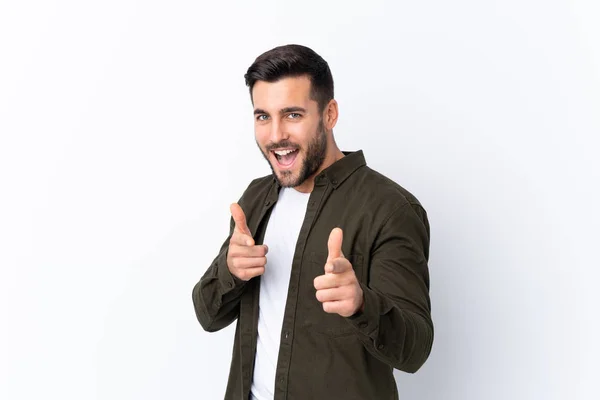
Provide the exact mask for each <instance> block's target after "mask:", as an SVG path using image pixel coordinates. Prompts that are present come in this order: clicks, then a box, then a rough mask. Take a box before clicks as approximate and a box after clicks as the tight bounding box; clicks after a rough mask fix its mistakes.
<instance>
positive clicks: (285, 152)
mask: <svg viewBox="0 0 600 400" xmlns="http://www.w3.org/2000/svg"><path fill="white" fill-rule="evenodd" d="M294 151H296V150H276V151H275V152H274V153H275V154H277V155H278V156H285V155H287V154H290V153H293V152H294Z"/></svg>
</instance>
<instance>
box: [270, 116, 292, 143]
mask: <svg viewBox="0 0 600 400" xmlns="http://www.w3.org/2000/svg"><path fill="white" fill-rule="evenodd" d="M289 137H290V135H289V134H288V133H287V130H286V129H285V125H284V124H282V123H280V122H279V121H273V123H272V124H271V137H270V139H271V142H272V143H279V142H281V141H282V140H286V139H289Z"/></svg>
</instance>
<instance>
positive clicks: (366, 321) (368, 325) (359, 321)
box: [346, 283, 379, 339]
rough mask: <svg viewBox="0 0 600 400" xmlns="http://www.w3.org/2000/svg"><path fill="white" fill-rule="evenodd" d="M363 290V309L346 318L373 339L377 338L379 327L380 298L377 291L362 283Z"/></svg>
mask: <svg viewBox="0 0 600 400" xmlns="http://www.w3.org/2000/svg"><path fill="white" fill-rule="evenodd" d="M360 287H361V289H362V291H363V301H364V303H363V310H362V311H358V312H357V313H356V314H354V315H351V316H349V317H347V318H346V320H347V321H348V322H349V323H350V324H352V325H353V326H354V327H355V328H356V329H357V330H358V331H359V332H360V333H362V334H363V335H365V336H369V337H370V338H372V339H375V338H377V331H378V329H379V298H378V297H377V293H375V292H374V291H372V290H371V289H369V288H368V287H367V286H366V285H364V284H362V283H361V284H360Z"/></svg>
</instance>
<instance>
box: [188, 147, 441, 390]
mask: <svg viewBox="0 0 600 400" xmlns="http://www.w3.org/2000/svg"><path fill="white" fill-rule="evenodd" d="M344 154H345V157H343V158H342V159H340V160H338V161H336V162H335V163H334V164H332V165H331V166H329V167H328V168H327V169H325V170H324V171H322V172H321V173H319V175H318V176H317V177H316V178H315V185H314V189H313V191H312V192H311V194H310V198H309V202H308V206H307V209H306V215H305V217H304V222H303V224H302V228H301V229H300V234H299V236H298V242H297V244H296V249H295V253H294V258H293V262H292V270H291V276H290V282H289V289H288V296H287V301H286V305H285V314H284V317H283V326H282V329H281V342H280V348H279V357H278V361H277V371H276V377H275V387H274V394H275V400H284V399H287V400H310V399H323V400H330V399H345V400H354V399H356V400H359V399H360V400H366V399H368V400H372V399H376V400H384V399H389V400H392V399H398V391H397V388H396V382H395V380H394V376H393V368H397V369H399V370H402V371H406V372H411V373H412V372H415V371H417V370H418V369H419V368H420V367H421V366H422V365H423V363H424V362H425V360H426V359H427V357H428V356H429V353H430V351H431V346H432V343H433V322H432V320H431V314H430V313H431V305H430V300H429V271H428V264H427V263H428V258H429V223H428V220H427V214H426V212H425V210H424V209H423V207H422V206H421V204H420V203H419V201H418V200H417V199H416V198H415V197H414V196H413V195H412V194H410V193H409V192H408V191H407V190H405V189H403V188H402V187H401V186H399V185H398V184H396V183H394V182H393V181H392V180H390V179H388V178H386V177H385V176H383V175H382V174H380V173H378V172H376V171H374V170H373V169H371V168H369V167H368V166H367V165H366V162H365V158H364V155H363V152H362V151H356V152H352V153H350V152H344ZM279 189H280V186H279V184H278V183H277V181H276V179H275V178H274V177H273V176H272V175H269V176H266V177H262V178H258V179H255V180H254V181H252V182H251V183H250V185H249V186H248V188H247V189H246V191H245V192H244V193H243V195H242V197H241V198H240V200H239V204H240V206H241V207H242V209H243V210H244V213H245V214H246V218H247V222H248V227H249V229H250V231H251V232H252V235H253V237H254V239H255V242H256V244H262V240H263V238H264V233H265V229H266V226H267V223H268V220H269V215H270V212H271V210H272V208H273V205H274V204H275V203H276V202H277V199H278V194H279ZM335 227H340V228H342V230H343V232H344V239H343V244H342V253H343V254H344V255H345V257H346V258H347V259H349V261H350V262H351V263H352V266H353V268H354V271H355V273H356V277H357V278H358V280H359V283H360V285H361V287H362V290H363V292H364V309H363V311H362V312H358V313H357V314H355V315H353V316H351V317H348V318H344V317H342V316H340V315H338V314H328V313H326V312H324V311H323V308H322V304H321V303H320V302H319V301H318V300H317V298H316V296H315V293H316V291H315V288H314V286H313V280H314V279H315V277H317V276H319V275H323V274H324V266H325V262H326V259H327V253H328V249H327V241H328V238H329V234H330V232H331V230H332V229H333V228H335ZM233 228H234V222H233V219H232V220H231V225H230V236H229V237H228V238H227V239H226V240H225V242H224V243H223V245H222V247H221V250H220V252H219V255H218V256H217V257H216V258H215V259H214V261H213V263H212V265H211V266H210V267H209V268H208V270H207V271H206V273H205V274H204V276H203V277H202V278H201V279H200V281H199V282H198V283H197V284H196V285H195V287H194V290H193V293H192V297H193V302H194V307H195V310H196V315H197V317H198V320H199V321H200V324H201V325H202V327H203V328H204V329H205V330H206V331H210V332H213V331H218V330H220V329H222V328H224V327H226V326H228V325H229V324H231V323H232V322H233V321H235V320H237V326H236V332H235V341H234V345H233V357H232V361H231V369H230V373H229V381H228V385H227V391H226V394H225V399H226V400H233V399H236V400H241V399H243V400H247V399H248V397H249V393H250V385H251V383H252V374H253V366H254V355H255V352H256V341H257V328H258V304H259V302H258V296H259V285H260V277H256V278H253V279H251V280H249V281H247V282H244V281H242V280H240V279H238V278H236V277H234V276H233V275H232V274H231V273H230V272H229V269H228V268H227V249H228V244H229V238H230V237H231V233H232V232H233ZM267 245H268V243H267ZM267 257H268V255H267ZM206 362H210V360H207V361H206Z"/></svg>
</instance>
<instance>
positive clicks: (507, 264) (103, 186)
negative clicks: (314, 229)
mask: <svg viewBox="0 0 600 400" xmlns="http://www.w3.org/2000/svg"><path fill="white" fill-rule="evenodd" d="M599 20H600V13H599V7H598V3H597V2H596V1H593V0H591V1H574V0H573V1H568V0H562V1H561V0H556V1H548V0H546V1H542V0H538V1H536V0H518V1H517V0H503V1H499V0H498V1H496V0H488V1H475V0H470V1H469V0H457V1H452V2H449V1H442V0H431V1H421V2H414V1H411V2H409V1H396V2H392V1H389V2H382V1H370V2H349V1H344V2H342V1H338V2H333V1H330V2H325V1H302V2H284V1H279V2H277V1H271V2H269V1H260V2H258V1H254V2H251V1H229V2H221V3H218V2H199V1H183V0H181V1H179V0H173V1H168V2H167V1H141V0H138V1H136V0H119V1H114V0H112V1H102V2H100V1H97V2H91V1H88V2H82V1H66V0H57V1H53V2H46V1H16V0H12V1H11V0H2V1H1V2H0V135H1V139H0V266H1V275H0V290H1V293H2V298H1V302H0V304H1V305H0V312H1V314H0V318H1V319H0V339H1V342H0V343H1V347H0V398H1V399H7V400H22V399H38V398H46V399H61V400H63V399H76V400H80V399H102V400H121V399H123V400H129V399H136V400H137V399H143V400H155V399H203V400H204V399H207V400H212V399H220V398H222V397H223V394H224V389H225V385H226V380H227V374H228V369H229V362H230V356H231V346H232V337H233V327H229V328H227V329H225V330H223V331H220V332H218V333H214V334H208V333H205V332H203V331H202V329H201V327H200V325H199V324H198V323H197V321H196V319H195V315H194V310H193V307H192V301H191V290H192V287H193V285H194V284H195V283H196V281H197V280H198V279H199V278H200V276H201V275H202V274H203V273H204V271H205V269H206V268H207V267H208V265H209V264H210V262H211V260H212V259H213V257H214V256H215V255H216V251H217V250H218V248H219V245H220V244H221V242H222V241H223V239H224V238H225V236H226V234H227V230H228V224H229V214H228V212H229V211H228V210H229V204H230V203H231V202H233V201H236V200H237V199H238V198H239V196H240V195H241V193H242V191H243V189H244V188H245V187H246V185H247V184H248V183H249V182H250V180H251V179H253V178H255V177H258V176H262V175H265V174H268V173H269V172H270V170H269V168H268V166H267V164H266V162H265V161H264V160H263V158H262V156H261V155H260V153H259V151H258V149H257V147H256V144H255V143H254V135H253V123H252V108H251V104H250V101H249V96H248V93H247V89H246V87H245V86H244V81H243V74H244V73H245V70H246V69H247V67H248V66H249V65H250V64H251V63H252V61H253V60H254V58H255V57H256V56H258V55H259V54H260V53H262V52H264V51H266V50H268V49H270V48H272V47H274V46H277V45H281V44H288V43H300V44H304V45H308V46H310V47H312V48H313V49H314V50H315V51H317V52H318V53H319V54H321V55H322V56H323V57H324V58H325V59H326V60H327V61H328V62H329V64H330V67H331V69H332V71H333V75H334V80H335V83H336V98H337V100H338V101H339V105H340V120H339V123H338V125H337V127H336V129H335V131H334V133H335V136H336V139H337V141H338V144H339V145H340V146H341V148H342V149H344V150H356V149H363V150H364V152H365V156H366V159H367V162H368V164H369V165H370V166H371V167H373V168H375V169H376V170H378V171H380V172H382V173H384V174H385V175H387V176H389V177H391V178H393V179H394V180H396V181H397V182H399V183H400V184H401V185H403V186H404V187H406V188H407V189H409V190H410V191H411V192H413V193H414V194H415V195H416V196H417V197H418V198H419V199H420V200H421V202H422V203H423V205H424V206H425V208H426V209H427V211H428V213H429V218H430V223H431V229H432V238H431V260H430V261H431V262H430V273H431V299H432V306H433V318H434V322H435V327H436V332H435V333H436V337H435V343H434V348H433V352H432V354H431V357H430V358H429V360H428V362H427V363H426V364H425V366H424V367H423V368H422V369H421V370H420V371H419V372H418V373H417V374H415V375H407V374H403V373H397V381H398V386H399V390H400V398H401V399H426V400H429V399H433V400H437V399H441V400H505V399H506V400H514V399H518V400H521V399H522V400H538V399H539V400H542V399H543V400H555V399H561V400H562V399H565V400H572V399H577V400H579V399H581V400H584V399H585V400H592V399H598V398H600V388H599V384H598V373H599V371H600V370H599V367H598V360H599V359H600V346H599V344H598V340H599V339H598V338H600V326H599V325H600V324H599V322H598V315H599V314H600V312H599V311H598V308H599V306H600V297H599V295H598V294H597V288H598V283H597V281H598V279H599V278H600V273H599V272H598V269H599V267H600V260H599V256H598V240H599V239H600V237H599V232H600V213H599V211H598V207H599V204H600V188H599V182H600V162H599V160H598V154H599V150H600V149H599V139H598V137H599V135H600V116H599V114H600V113H599V111H600V41H599V40H598V39H599V38H600V29H599V26H600V25H598V21H599ZM307 384H310V382H307Z"/></svg>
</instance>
